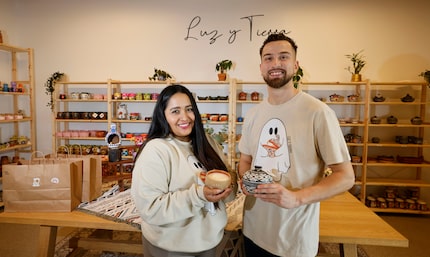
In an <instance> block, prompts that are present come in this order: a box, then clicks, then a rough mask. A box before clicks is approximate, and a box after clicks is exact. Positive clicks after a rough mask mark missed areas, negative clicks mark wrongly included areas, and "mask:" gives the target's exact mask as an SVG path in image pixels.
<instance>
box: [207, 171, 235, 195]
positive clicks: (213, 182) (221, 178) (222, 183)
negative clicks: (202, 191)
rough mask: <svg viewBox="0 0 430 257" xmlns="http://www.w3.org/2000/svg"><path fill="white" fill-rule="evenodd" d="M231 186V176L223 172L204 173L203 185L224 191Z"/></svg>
mask: <svg viewBox="0 0 430 257" xmlns="http://www.w3.org/2000/svg"><path fill="white" fill-rule="evenodd" d="M230 184H231V176H230V174H229V173H228V172H226V171H223V170H210V171H208V172H207V173H206V179H205V185H206V186H208V187H211V188H218V189H222V190H224V189H226V188H227V187H229V186H230Z"/></svg>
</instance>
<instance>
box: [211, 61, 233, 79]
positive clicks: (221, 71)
mask: <svg viewBox="0 0 430 257" xmlns="http://www.w3.org/2000/svg"><path fill="white" fill-rule="evenodd" d="M232 66H233V62H232V61H230V60H222V61H220V62H218V63H217V64H216V65H215V70H216V71H218V80H219V81H225V80H226V79H227V73H226V71H228V70H230V69H231V67H232Z"/></svg>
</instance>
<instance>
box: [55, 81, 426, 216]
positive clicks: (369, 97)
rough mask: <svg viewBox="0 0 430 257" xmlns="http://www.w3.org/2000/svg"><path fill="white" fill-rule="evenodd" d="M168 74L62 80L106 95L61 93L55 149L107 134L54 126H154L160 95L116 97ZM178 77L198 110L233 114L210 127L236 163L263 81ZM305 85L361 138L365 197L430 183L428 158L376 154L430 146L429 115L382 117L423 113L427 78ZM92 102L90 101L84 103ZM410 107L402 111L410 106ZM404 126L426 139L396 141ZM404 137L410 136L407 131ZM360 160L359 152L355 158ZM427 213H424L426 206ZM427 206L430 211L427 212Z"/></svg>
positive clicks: (360, 178) (355, 145)
mask: <svg viewBox="0 0 430 257" xmlns="http://www.w3.org/2000/svg"><path fill="white" fill-rule="evenodd" d="M169 83H172V82H171V81H120V80H110V79H109V80H107V81H100V82H59V83H57V85H56V87H58V88H57V89H56V93H60V92H61V93H66V94H70V93H71V92H73V91H77V90H79V91H81V92H84V91H89V92H91V93H103V94H106V95H107V98H106V99H103V100H96V99H89V100H82V99H59V96H58V95H57V96H56V100H55V103H56V109H55V110H56V111H54V113H53V124H54V125H53V126H54V127H53V149H57V147H59V146H61V145H64V144H83V143H85V142H98V144H101V145H105V142H104V137H101V138H98V137H67V138H66V137H61V136H57V135H56V132H57V131H59V130H61V129H74V128H77V127H85V128H88V127H91V126H93V127H97V126H98V128H101V129H104V130H108V128H109V127H110V125H111V124H116V126H117V130H118V131H121V132H139V133H140V132H141V133H144V132H146V131H147V130H148V129H149V125H150V122H151V121H150V120H144V118H145V117H146V116H151V115H152V110H153V107H154V105H155V102H156V101H155V100H128V99H127V100H124V99H113V97H112V95H113V94H114V93H122V92H142V93H154V92H160V91H161V90H162V88H164V87H165V86H166V85H167V84H169ZM174 83H177V84H182V85H184V86H187V87H188V88H189V89H190V90H191V91H192V92H194V93H195V97H196V102H197V103H198V105H199V110H200V112H201V113H214V112H215V113H220V112H221V113H227V114H228V121H223V122H219V121H210V122H206V123H205V126H212V127H214V128H216V129H219V128H222V127H227V128H228V150H227V157H228V161H229V163H230V164H231V166H232V167H236V165H237V162H238V154H237V143H238V141H239V138H240V137H239V136H238V134H240V133H241V126H242V124H243V122H241V121H238V118H239V117H244V116H245V114H246V111H247V110H248V109H249V108H252V106H255V105H256V104H258V103H259V102H261V100H262V99H264V98H265V97H266V96H267V95H266V84H265V83H264V82H262V81H261V82H259V81H240V80H236V79H231V80H230V81H229V82H219V81H177V82H174ZM300 87H301V89H302V90H303V91H305V92H307V93H309V94H311V95H313V96H315V97H317V98H320V99H321V100H322V101H325V103H326V104H327V105H329V106H330V107H331V108H332V109H334V110H335V112H336V113H337V115H338V118H339V122H340V126H341V129H342V131H343V132H344V135H354V136H356V137H354V138H357V139H358V140H355V139H354V140H351V141H347V145H348V147H349V150H350V153H351V155H352V156H353V157H357V158H358V161H357V160H355V161H353V163H352V164H353V168H354V171H355V174H356V183H355V190H354V191H355V194H356V196H357V197H358V198H360V199H361V201H362V202H363V203H365V199H366V196H368V195H369V194H376V195H379V194H383V191H384V190H385V189H386V188H392V187H394V188H398V189H402V190H403V189H408V188H430V182H429V181H425V180H424V179H423V178H422V177H423V176H422V174H423V172H430V163H428V161H429V160H425V161H424V162H423V163H417V164H409V163H399V162H396V161H394V162H389V163H387V162H378V161H374V160H375V158H376V157H377V156H378V155H384V154H390V152H394V153H399V154H405V155H406V154H407V155H408V156H409V155H410V156H415V157H417V156H420V155H424V153H425V152H426V151H428V150H429V149H430V136H429V131H430V121H427V120H423V123H422V124H421V125H413V124H411V123H410V121H409V119H410V117H406V116H404V117H398V118H399V122H398V123H397V124H387V122H385V118H386V117H387V116H389V115H396V114H397V113H398V114H399V115H400V114H401V115H411V117H413V116H420V117H423V118H424V119H425V118H426V117H427V118H428V116H429V114H428V113H426V112H427V109H428V108H429V103H430V100H429V96H428V91H427V85H426V84H425V83H423V82H371V81H370V80H366V81H362V82H336V81H334V82H305V83H302V84H301V85H300ZM240 92H246V93H247V95H248V96H247V99H246V100H238V94H239V93H240ZM253 92H258V93H259V99H258V100H255V99H254V100H251V97H250V95H251V93H253ZM377 93H382V94H383V95H384V96H386V98H387V99H386V100H385V101H384V102H374V101H373V97H374V96H375V95H376V94H377ZM407 93H409V94H411V95H413V96H414V98H415V101H413V102H407V103H405V102H402V101H401V100H400V98H401V97H402V96H403V95H405V94H407ZM333 94H338V95H341V96H343V97H344V100H343V101H338V102H335V101H330V99H329V98H330V95H333ZM206 95H228V96H229V97H228V100H199V99H198V96H206ZM348 95H356V96H358V99H357V100H354V101H348V99H347V97H348ZM120 104H127V107H128V112H129V113H130V112H139V113H140V114H141V117H140V118H141V119H139V120H130V119H125V120H122V119H118V118H117V117H116V109H117V107H118V105H120ZM87 105H88V106H89V107H88V108H87V107H86V106H87ZM90 108H93V109H94V110H95V109H97V111H103V112H106V113H107V117H106V119H105V120H76V119H57V118H56V112H58V111H83V110H91V111H93V110H92V109H90ZM407 109H408V111H404V110H407ZM375 115H377V116H380V117H381V118H382V122H381V123H379V124H373V123H372V122H371V117H372V116H375ZM403 130H405V131H406V132H405V133H406V134H408V133H409V134H408V135H411V136H415V137H420V138H423V142H422V144H411V143H408V144H399V143H397V142H395V140H394V136H393V133H394V134H395V133H397V132H396V131H403ZM406 134H405V135H404V136H407V135H406ZM373 137H379V138H380V142H378V143H373V142H372V138H373ZM122 142H124V144H133V143H134V142H133V140H132V139H130V138H122ZM355 159H356V158H355ZM390 170H394V171H395V172H394V173H398V171H399V170H402V172H403V170H405V171H404V174H407V176H406V175H404V176H400V177H396V176H395V175H396V174H390ZM375 171H376V172H375ZM374 210H375V211H381V212H400V213H405V212H406V213H423V211H409V210H403V209H402V210H400V209H392V208H391V209H381V208H374ZM424 213H427V212H425V211H424ZM428 213H430V212H428Z"/></svg>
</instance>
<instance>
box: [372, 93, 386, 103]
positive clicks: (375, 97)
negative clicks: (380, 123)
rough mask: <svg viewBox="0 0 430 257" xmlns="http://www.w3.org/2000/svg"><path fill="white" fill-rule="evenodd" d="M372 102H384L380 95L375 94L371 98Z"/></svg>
mask: <svg viewBox="0 0 430 257" xmlns="http://www.w3.org/2000/svg"><path fill="white" fill-rule="evenodd" d="M373 101H374V102H383V101H385V97H383V96H382V95H381V94H377V95H375V96H374V97H373Z"/></svg>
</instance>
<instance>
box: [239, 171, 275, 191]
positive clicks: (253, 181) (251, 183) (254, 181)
mask: <svg viewBox="0 0 430 257" xmlns="http://www.w3.org/2000/svg"><path fill="white" fill-rule="evenodd" d="M242 181H243V186H244V188H245V189H246V191H248V193H250V194H253V193H255V189H256V188H257V186H258V185H260V184H270V183H273V177H272V176H271V175H270V174H269V173H267V172H266V171H264V170H262V167H261V166H255V167H254V169H251V170H248V171H246V172H245V174H244V175H243V178H242Z"/></svg>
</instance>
